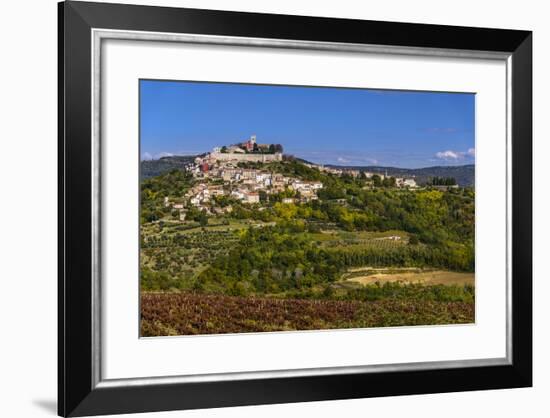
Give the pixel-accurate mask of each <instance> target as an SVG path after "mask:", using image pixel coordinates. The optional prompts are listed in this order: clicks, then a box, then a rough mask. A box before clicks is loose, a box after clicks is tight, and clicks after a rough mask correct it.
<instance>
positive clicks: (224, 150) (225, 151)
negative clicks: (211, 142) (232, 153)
mask: <svg viewBox="0 0 550 418" xmlns="http://www.w3.org/2000/svg"><path fill="white" fill-rule="evenodd" d="M220 151H221V153H222V154H227V147H226V146H225V145H224V146H223V147H222V149H221V150H220Z"/></svg>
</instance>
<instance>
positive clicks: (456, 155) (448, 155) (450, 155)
mask: <svg viewBox="0 0 550 418" xmlns="http://www.w3.org/2000/svg"><path fill="white" fill-rule="evenodd" d="M435 156H436V157H437V158H440V159H442V160H458V159H460V158H462V157H463V155H462V153H460V152H456V151H451V150H447V151H440V152H437V153H436V154H435Z"/></svg>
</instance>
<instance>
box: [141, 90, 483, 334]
mask: <svg viewBox="0 0 550 418" xmlns="http://www.w3.org/2000/svg"><path fill="white" fill-rule="evenodd" d="M139 83H140V85H139V89H140V109H139V112H140V138H139V141H140V162H139V164H140V184H139V187H140V278H139V280H140V299H141V300H140V315H141V318H140V334H141V336H142V337H155V336H175V335H196V334H226V333H250V332H276V331H305V330H323V329H346V328H370V327H395V326H414V325H448V324H469V323H474V322H475V309H474V308H475V274H474V271H475V239H474V238H475V233H474V231H475V94H471V93H446V92H416V91H397V90H375V89H372V90H371V89H354V88H333V87H313V86H280V85H256V84H239V83H215V82H192V81H166V80H140V82H139Z"/></svg>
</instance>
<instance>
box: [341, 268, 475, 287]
mask: <svg viewBox="0 0 550 418" xmlns="http://www.w3.org/2000/svg"><path fill="white" fill-rule="evenodd" d="M365 273H366V272H365ZM345 280H346V281H349V282H355V283H361V284H372V283H376V282H379V283H386V282H404V283H423V284H445V285H466V284H467V285H474V284H475V274H474V273H458V272H454V271H444V270H434V271H403V272H391V273H384V272H380V270H379V269H377V270H376V272H375V273H374V274H365V275H360V274H358V272H354V273H353V276H352V277H348V278H345Z"/></svg>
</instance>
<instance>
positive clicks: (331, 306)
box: [141, 292, 474, 337]
mask: <svg viewBox="0 0 550 418" xmlns="http://www.w3.org/2000/svg"><path fill="white" fill-rule="evenodd" d="M473 322H474V304H473V303H464V302H437V301H418V300H414V301H409V300H380V301H355V300H349V301H340V300H302V299H271V298H263V297H249V298H243V297H235V296H221V295H202V294H194V293H146V292H144V293H142V295H141V336H143V337H153V336H163V335H192V334H224V333H242V332H262V331H296V330H319V329H335V328H369V327H389V326H403V325H442V324H468V323H473Z"/></svg>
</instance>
